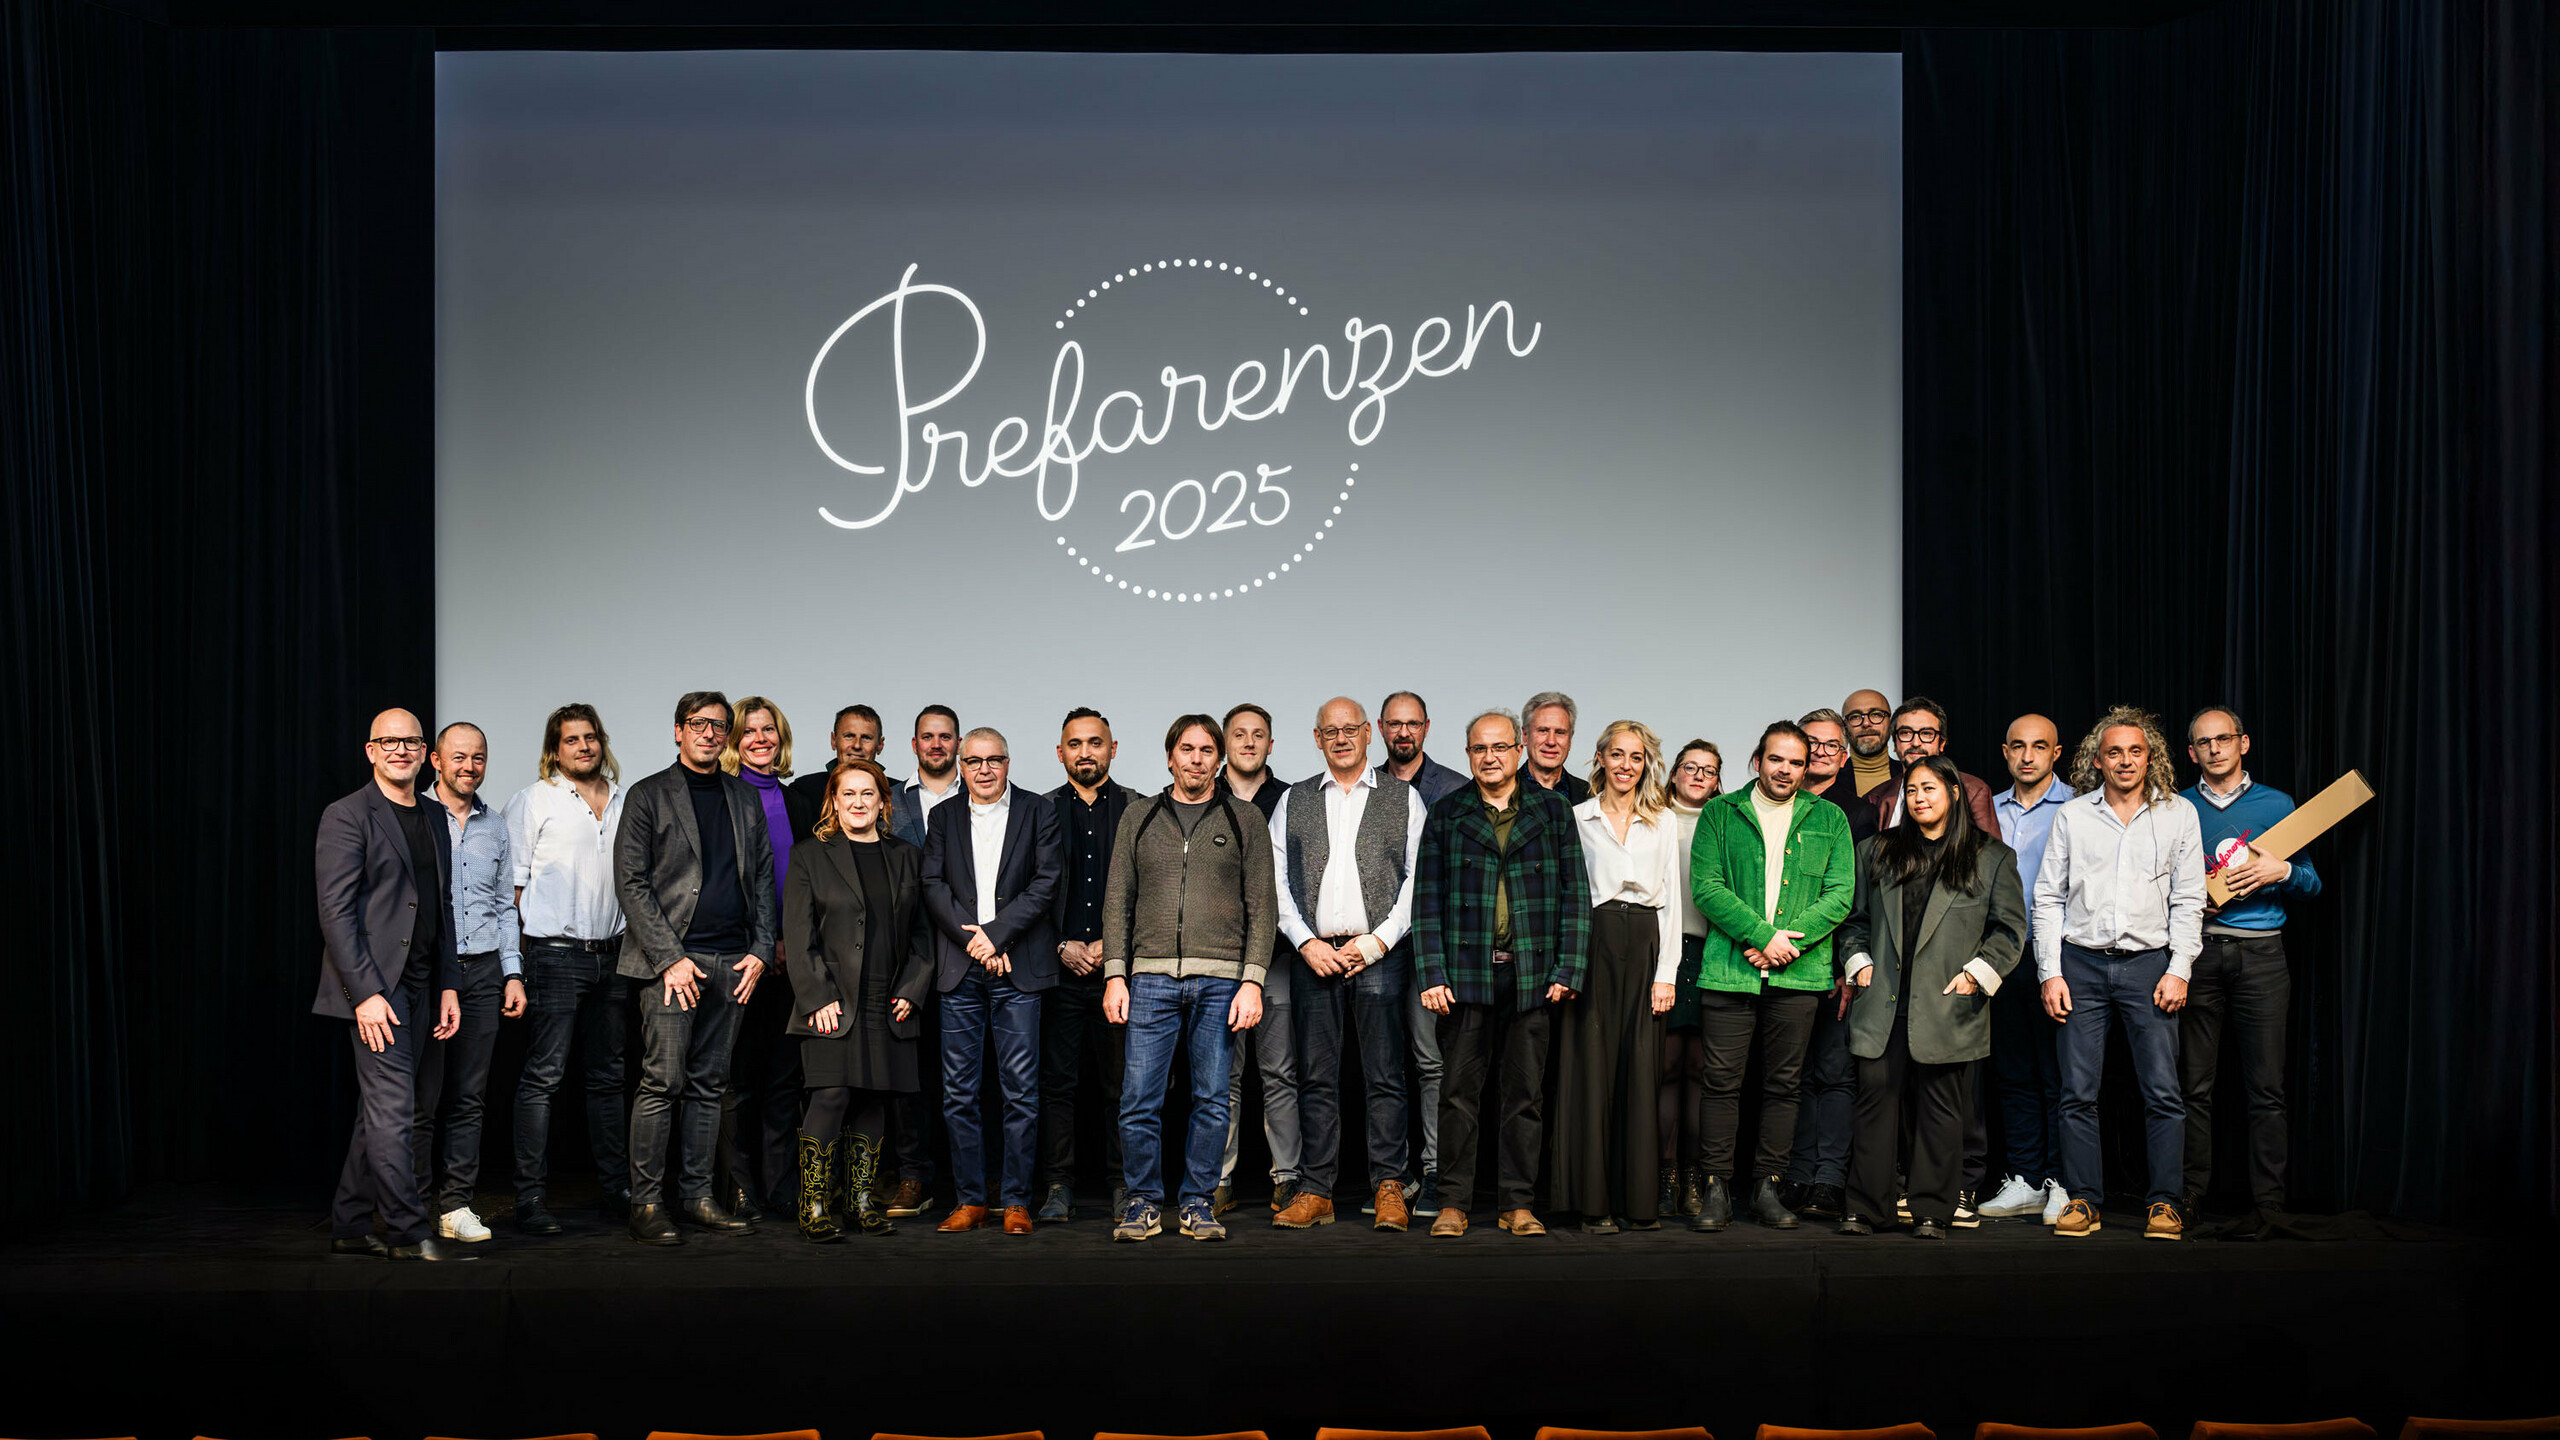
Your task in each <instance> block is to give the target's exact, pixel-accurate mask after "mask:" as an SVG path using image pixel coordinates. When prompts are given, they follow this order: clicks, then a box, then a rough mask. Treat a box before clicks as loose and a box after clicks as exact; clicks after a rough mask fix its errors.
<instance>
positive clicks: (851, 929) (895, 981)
mask: <svg viewBox="0 0 2560 1440" xmlns="http://www.w3.org/2000/svg"><path fill="white" fill-rule="evenodd" d="M880 862H881V864H882V865H883V866H884V867H886V868H887V870H888V872H889V894H890V901H889V908H890V920H889V934H890V935H891V936H892V937H894V939H893V942H892V943H893V947H894V948H893V949H892V951H891V953H889V954H887V955H869V954H865V953H864V952H863V948H862V935H863V918H864V913H865V909H866V907H867V906H868V905H869V903H870V897H868V896H866V895H864V894H863V893H862V877H861V875H860V874H859V873H857V872H856V871H855V869H854V863H853V842H851V841H849V840H847V839H845V838H844V837H843V836H841V835H839V836H837V837H836V838H834V839H832V840H819V839H814V838H812V839H808V840H803V841H801V842H800V843H799V844H797V845H794V846H792V847H791V874H790V875H789V876H788V877H787V878H786V879H784V880H783V882H782V953H783V957H784V968H785V969H786V970H787V971H788V973H789V974H790V976H791V993H792V995H793V996H794V997H796V998H795V999H794V1000H793V1001H792V1005H791V1023H790V1024H789V1025H788V1026H787V1027H785V1028H786V1029H787V1030H788V1032H789V1033H791V1034H793V1035H815V1034H817V1033H818V1032H817V1031H815V1030H813V1029H811V1028H810V1027H809V1017H810V1016H811V1015H814V1014H816V1013H817V1012H818V1011H820V1010H822V1009H825V1008H826V1005H827V1002H828V1001H830V1000H836V1001H842V1002H843V1003H844V1014H845V1020H846V1022H847V1023H850V1022H851V1021H853V1020H854V1019H855V1018H856V1017H857V1015H858V1013H859V1012H860V1010H861V1008H862V977H863V973H864V971H865V969H866V968H867V967H869V966H872V965H893V966H895V967H897V968H896V970H895V972H894V973H893V974H892V975H891V977H890V980H889V994H890V997H891V998H893V999H899V1000H904V1001H906V1002H907V1003H908V1004H909V1005H911V1006H913V1007H915V1008H913V1009H911V1010H909V1011H908V1012H907V1018H906V1019H905V1020H903V1021H895V1020H893V1021H891V1022H890V1023H889V1031H890V1033H891V1034H893V1035H896V1036H897V1037H899V1038H900V1039H902V1040H912V1039H914V1038H916V1036H917V1035H918V1034H919V1033H921V1032H922V1029H923V1011H924V1002H925V996H926V995H927V994H928V993H929V992H930V991H931V989H932V987H933V951H932V949H931V946H930V940H929V937H928V934H927V931H926V928H925V923H924V914H923V907H922V905H921V904H920V903H919V901H920V900H921V897H922V890H923V885H922V880H921V875H920V871H921V870H922V868H923V863H924V857H923V855H922V853H921V852H919V851H918V850H917V849H916V847H914V846H913V845H910V844H908V843H907V842H906V841H904V840H900V839H898V838H897V837H896V836H890V837H888V838H886V839H883V840H882V841H881V842H880ZM838 1033H842V1032H841V1031H839V1032H838Z"/></svg>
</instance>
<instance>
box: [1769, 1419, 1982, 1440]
mask: <svg viewBox="0 0 2560 1440" xmlns="http://www.w3.org/2000/svg"><path fill="white" fill-rule="evenodd" d="M1756 1440H1938V1432H1937V1431H1935V1430H1932V1429H1930V1428H1929V1427H1928V1426H1926V1425H1922V1424H1919V1423H1917V1422H1914V1423H1912V1424H1909V1425H1887V1426H1885V1427H1883V1428H1882V1429H1878V1430H1800V1429H1798V1428H1796V1427H1795V1426H1793V1425H1763V1426H1761V1427H1760V1433H1759V1435H1758V1436H1757V1437H1756Z"/></svg>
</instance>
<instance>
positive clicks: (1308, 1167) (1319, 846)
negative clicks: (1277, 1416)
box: [1271, 695, 1427, 1230]
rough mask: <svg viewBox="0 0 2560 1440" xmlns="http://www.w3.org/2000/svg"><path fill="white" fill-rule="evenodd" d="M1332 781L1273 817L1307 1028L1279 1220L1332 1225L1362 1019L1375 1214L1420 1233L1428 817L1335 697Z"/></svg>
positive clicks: (1298, 1004) (1348, 707) (1296, 789)
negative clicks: (1345, 1103) (1420, 1035)
mask: <svg viewBox="0 0 2560 1440" xmlns="http://www.w3.org/2000/svg"><path fill="white" fill-rule="evenodd" d="M1316 747H1317V748H1318V749H1319V750H1321V751H1322V752H1323V753H1324V764H1325V773H1323V774H1322V775H1318V776H1316V777H1315V778H1313V779H1310V780H1302V781H1300V782H1299V783H1297V784H1296V785H1293V786H1291V787H1289V789H1288V791H1287V792H1286V793H1284V794H1283V795H1282V796H1281V797H1280V803H1279V806H1278V807H1277V808H1276V809H1274V810H1273V812H1272V815H1271V855H1272V864H1273V866H1274V867H1275V869H1276V871H1277V875H1278V879H1279V904H1280V934H1281V938H1282V939H1284V940H1285V941H1287V942H1288V944H1289V945H1291V946H1294V947H1296V948H1295V952H1294V953H1292V954H1290V955H1289V956H1288V957H1287V958H1286V959H1285V960H1283V961H1281V962H1279V963H1282V964H1285V965H1286V966H1287V967H1288V968H1289V972H1290V973H1289V989H1290V994H1291V997H1292V999H1293V1000H1294V1002H1295V1011H1296V1013H1295V1015H1294V1017H1293V1018H1294V1019H1295V1020H1296V1022H1297V1024H1296V1026H1295V1033H1294V1034H1293V1035H1292V1037H1291V1043H1292V1044H1293V1045H1294V1046H1295V1048H1296V1059H1297V1074H1298V1138H1299V1145H1300V1149H1299V1154H1300V1157H1301V1158H1300V1161H1299V1170H1298V1193H1297V1196H1296V1198H1295V1199H1293V1200H1291V1201H1290V1202H1289V1204H1288V1206H1287V1207H1286V1208H1285V1209H1283V1210H1281V1211H1280V1213H1279V1214H1278V1215H1276V1216H1274V1217H1273V1219H1272V1222H1271V1223H1272V1224H1274V1225H1276V1226H1278V1227H1279V1228H1281V1229H1284V1230H1305V1229H1308V1228H1311V1227H1313V1226H1317V1225H1330V1224H1332V1223H1333V1186H1334V1173H1335V1170H1336V1168H1337V1165H1336V1161H1337V1157H1338V1155H1339V1153H1340V1151H1341V1148H1342V1143H1341V1136H1342V1094H1341V1089H1342V1022H1343V1010H1344V1008H1345V1006H1346V1005H1348V1006H1353V1007H1356V1008H1357V1009H1358V1011H1359V1022H1358V1030H1359V1040H1360V1074H1361V1079H1362V1083H1363V1085H1364V1086H1365V1087H1366V1091H1367V1103H1368V1112H1369V1113H1368V1124H1367V1127H1366V1130H1367V1141H1368V1156H1369V1175H1368V1183H1369V1190H1370V1193H1371V1194H1372V1196H1373V1197H1374V1198H1373V1199H1372V1200H1371V1202H1370V1210H1371V1213H1373V1214H1375V1215H1376V1216H1377V1219H1376V1220H1375V1222H1373V1223H1374V1225H1375V1227H1376V1228H1377V1229H1380V1230H1402V1229H1404V1228H1405V1226H1406V1225H1408V1224H1409V1223H1411V1212H1410V1211H1409V1210H1408V1209H1407V1206H1406V1196H1405V1193H1404V1168H1405V1096H1404V1001H1405V994H1406V992H1407V991H1409V990H1411V989H1412V988H1413V947H1412V946H1411V945H1409V944H1407V943H1406V940H1407V932H1408V931H1409V930H1410V929H1411V928H1412V924H1413V862H1414V857H1415V855H1416V854H1417V853H1418V852H1419V851H1420V850H1421V848H1422V821H1423V817H1424V815H1425V814H1426V813H1427V811H1426V809H1425V807H1424V806H1423V803H1422V797H1421V795H1420V794H1419V793H1417V792H1416V791H1415V790H1414V788H1413V787H1412V786H1411V785H1408V784H1406V783H1405V782H1403V781H1402V780H1398V779H1396V778H1395V777H1393V776H1391V775H1382V774H1379V773H1377V772H1374V771H1372V770H1371V769H1370V768H1369V716H1368V714H1367V712H1365V711H1363V710H1362V709H1361V708H1360V702H1359V701H1357V700H1353V699H1351V698H1350V697H1348V696H1342V695H1337V696H1335V697H1334V698H1333V699H1331V700H1327V701H1326V702H1324V705H1323V706H1322V708H1320V709H1318V710H1317V711H1316Z"/></svg>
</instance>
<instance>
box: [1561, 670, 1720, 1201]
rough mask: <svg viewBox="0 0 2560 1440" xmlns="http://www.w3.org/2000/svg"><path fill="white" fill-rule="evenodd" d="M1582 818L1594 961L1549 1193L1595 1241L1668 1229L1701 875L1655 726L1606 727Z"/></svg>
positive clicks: (1574, 1004) (1574, 1033)
mask: <svg viewBox="0 0 2560 1440" xmlns="http://www.w3.org/2000/svg"><path fill="white" fill-rule="evenodd" d="M1573 820H1574V824H1575V826H1576V827H1577V828H1578V829H1579V830H1580V832H1581V839H1582V860H1583V865H1584V868H1585V870H1586V871H1587V872H1588V875H1589V878H1590V881H1591V961H1590V970H1589V978H1588V979H1587V980H1586V981H1585V983H1584V985H1583V989H1582V993H1581V994H1579V995H1577V996H1575V997H1574V998H1572V999H1570V1000H1567V1001H1566V1002H1565V1004H1564V1014H1563V1015H1562V1017H1560V1022H1559V1023H1560V1025H1561V1028H1562V1030H1563V1038H1562V1039H1561V1041H1560V1042H1559V1043H1558V1045H1557V1049H1556V1075H1557V1080H1556V1115H1555V1123H1554V1128H1553V1130H1552V1132H1551V1133H1552V1134H1553V1135H1554V1137H1555V1159H1554V1164H1553V1169H1552V1176H1553V1179H1552V1181H1551V1186H1550V1188H1551V1191H1552V1193H1551V1194H1550V1195H1549V1197H1548V1199H1549V1203H1550V1204H1552V1205H1553V1206H1554V1207H1555V1208H1557V1209H1559V1210H1575V1211H1579V1212H1581V1215H1582V1228H1583V1231H1584V1232H1585V1233H1586V1234H1594V1235H1612V1234H1615V1233H1617V1231H1618V1230H1619V1229H1620V1228H1621V1227H1622V1226H1623V1227H1624V1228H1626V1229H1631V1230H1654V1229H1659V1228H1660V1226H1661V1210H1660V1198H1659V1190H1658V1187H1657V1185H1656V1180H1657V1174H1656V1153H1657V1149H1658V1143H1659V1142H1658V1140H1657V1137H1656V1135H1655V1129H1654V1090H1655V1087H1656V1084H1657V1081H1658V1077H1659V1075H1660V1072H1661V1069H1662V1015H1663V1013H1664V1012H1665V1011H1667V1010H1669V1009H1670V1008H1671V999H1672V993H1671V981H1672V979H1673V978H1674V976H1675V974H1676V973H1677V971H1678V969H1679V964H1680V908H1679V907H1680V895H1681V893H1682V892H1683V891H1684V890H1686V889H1687V888H1688V886H1687V878H1688V873H1689V867H1688V852H1687V851H1685V850H1683V849H1682V848H1681V846H1680V831H1679V826H1678V825H1677V824H1676V823H1675V821H1674V819H1673V817H1672V815H1671V811H1670V797H1669V796H1668V794H1666V793H1665V791H1664V790H1663V786H1662V742H1661V741H1660V740H1658V739H1656V738H1655V737H1654V733H1653V732H1652V731H1651V730H1649V729H1647V728H1645V727H1644V726H1643V725H1642V724H1640V723H1638V722H1636V721H1633V720H1617V721H1612V722H1611V723H1610V725H1609V728H1607V729H1606V730H1603V731H1601V732H1600V743H1599V745H1598V746H1597V747H1596V748H1595V749H1594V750H1593V752H1592V757H1591V798H1590V799H1588V800H1585V801H1583V802H1582V803H1581V804H1579V805H1576V806H1574V807H1573Z"/></svg>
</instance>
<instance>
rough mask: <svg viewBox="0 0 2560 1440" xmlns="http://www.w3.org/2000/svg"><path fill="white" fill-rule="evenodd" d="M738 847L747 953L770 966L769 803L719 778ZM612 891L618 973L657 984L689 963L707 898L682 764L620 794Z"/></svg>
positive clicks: (731, 780) (736, 781) (699, 839)
mask: <svg viewBox="0 0 2560 1440" xmlns="http://www.w3.org/2000/svg"><path fill="white" fill-rule="evenodd" d="M720 781H721V784H720V793H721V796H722V798H724V799H726V800H727V801H728V802H729V831H730V835H731V837H732V842H733V843H734V844H735V846H736V847H737V856H738V885H739V888H740V889H741V890H743V891H744V892H745V896H744V898H745V900H746V906H747V929H748V932H749V935H750V937H751V938H750V939H749V940H748V942H747V953H748V954H750V955H753V956H755V957H757V958H758V959H760V960H763V961H764V962H765V964H766V965H767V966H770V965H772V963H773V928H774V923H775V917H774V913H773V836H772V833H771V832H769V831H767V830H766V829H765V824H764V802H763V801H762V800H759V799H757V798H756V792H755V789H754V787H752V786H750V785H748V784H747V782H746V781H744V780H741V779H739V778H738V777H737V776H735V775H723V776H721V777H720ZM613 888H614V892H615V894H616V896H617V897H618V898H619V899H620V900H621V901H622V923H623V927H624V928H623V934H622V963H621V965H620V966H619V967H618V970H619V973H620V974H622V975H624V976H625V977H627V978H629V979H633V980H654V979H656V978H657V977H658V976H659V975H660V974H662V973H664V972H665V970H666V968H667V967H668V966H670V965H673V964H674V963H676V962H677V961H678V960H681V959H683V958H684V932H685V931H686V930H687V929H688V928H690V927H691V926H692V924H693V909H694V904H695V902H696V900H697V899H698V898H699V897H700V896H701V894H702V831H701V828H700V827H699V826H698V825H697V824H696V823H695V822H694V818H693V796H692V794H691V793H690V792H689V790H688V788H687V784H686V781H685V768H684V765H683V764H682V762H678V763H677V764H674V765H670V766H668V767H667V768H666V769H664V770H661V771H659V772H658V773H657V774H655V775H652V776H650V777H649V778H648V779H646V780H642V781H638V782H636V783H635V784H633V785H632V787H631V788H630V789H628V790H626V791H624V792H623V793H622V830H621V833H619V834H617V835H616V836H615V837H614V841H613Z"/></svg>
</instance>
